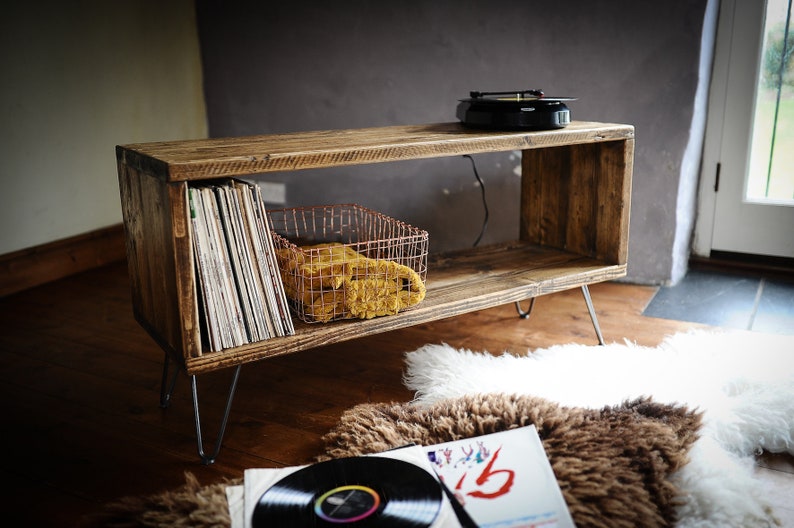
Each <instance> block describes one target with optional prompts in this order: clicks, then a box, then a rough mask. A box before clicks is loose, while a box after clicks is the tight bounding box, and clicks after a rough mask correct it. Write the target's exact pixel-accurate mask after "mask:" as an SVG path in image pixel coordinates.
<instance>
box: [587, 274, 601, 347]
mask: <svg viewBox="0 0 794 528" xmlns="http://www.w3.org/2000/svg"><path fill="white" fill-rule="evenodd" d="M582 295H584V302H585V304H586V305H587V311H588V312H590V320H591V321H592V322H593V328H594V329H595V333H596V335H597V336H598V344H599V345H601V346H603V345H604V336H603V335H601V327H600V326H598V317H596V313H595V309H594V308H593V300H592V299H591V298H590V289H589V288H588V287H587V284H585V285H583V286H582Z"/></svg>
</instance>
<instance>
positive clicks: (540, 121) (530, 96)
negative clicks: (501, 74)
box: [457, 90, 575, 130]
mask: <svg viewBox="0 0 794 528" xmlns="http://www.w3.org/2000/svg"><path fill="white" fill-rule="evenodd" d="M469 95H470V97H469V98H468V99H462V100H461V101H460V103H459V104H458V108H457V117H458V119H459V120H460V121H461V123H463V124H464V125H466V126H469V127H472V128H488V129H499V130H549V129H555V128H564V127H566V126H567V125H568V124H569V123H570V122H571V112H570V110H569V109H568V106H567V105H566V104H565V101H573V100H575V98H573V97H546V96H545V95H544V94H543V92H542V91H541V90H523V91H513V92H471V93H470V94H469Z"/></svg>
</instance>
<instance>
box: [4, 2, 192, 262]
mask: <svg viewBox="0 0 794 528" xmlns="http://www.w3.org/2000/svg"><path fill="white" fill-rule="evenodd" d="M0 50H2V51H0V54H1V55H0V255H2V254H6V253H9V252H12V251H16V250H19V249H24V248H29V247H33V246H37V245H40V244H44V243H47V242H51V241H54V240H59V239H62V238H67V237H70V236H74V235H78V234H82V233H86V232H89V231H93V230H95V229H99V228H102V227H106V226H109V225H113V224H117V223H119V222H121V207H120V202H119V191H118V179H117V172H116V159H115V146H116V145H117V144H125V143H131V142H142V141H158V140H165V139H184V138H195V137H206V135H207V125H206V117H205V110H204V94H203V88H202V80H201V59H200V54H199V45H198V37H197V32H196V21H195V11H194V7H193V2H192V0H169V1H166V2H164V1H159V0H124V1H113V2H109V1H101V0H94V1H79V2H63V1H59V0H51V1H46V0H44V1H42V0H32V1H27V2H14V3H12V4H10V5H7V6H4V8H3V14H2V16H0Z"/></svg>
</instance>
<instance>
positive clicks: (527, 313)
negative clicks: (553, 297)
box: [516, 297, 535, 319]
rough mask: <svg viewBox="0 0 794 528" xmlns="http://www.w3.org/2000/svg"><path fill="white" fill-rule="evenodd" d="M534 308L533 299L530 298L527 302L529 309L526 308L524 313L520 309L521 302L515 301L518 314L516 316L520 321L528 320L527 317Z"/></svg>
mask: <svg viewBox="0 0 794 528" xmlns="http://www.w3.org/2000/svg"><path fill="white" fill-rule="evenodd" d="M534 307H535V297H532V298H531V299H530V300H529V308H527V311H526V312H525V311H524V310H522V309H521V302H520V301H516V311H517V312H518V316H519V317H520V318H521V319H529V315H530V314H531V313H532V308H534Z"/></svg>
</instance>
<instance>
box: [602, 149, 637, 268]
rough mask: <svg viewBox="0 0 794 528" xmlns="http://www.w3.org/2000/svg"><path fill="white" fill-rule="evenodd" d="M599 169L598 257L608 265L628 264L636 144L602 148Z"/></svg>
mask: <svg viewBox="0 0 794 528" xmlns="http://www.w3.org/2000/svg"><path fill="white" fill-rule="evenodd" d="M599 154H600V157H599V168H598V171H599V172H598V174H599V179H598V188H597V189H598V203H599V204H601V205H599V208H598V214H597V217H596V222H597V225H598V231H597V239H596V244H597V246H596V252H597V253H596V255H597V257H598V258H602V259H604V260H606V261H608V262H613V263H615V264H626V263H627V262H628V255H629V215H630V213H631V179H632V174H633V170H634V140H633V139H627V140H625V141H610V142H607V143H603V144H602V148H601V149H600V152H599Z"/></svg>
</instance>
